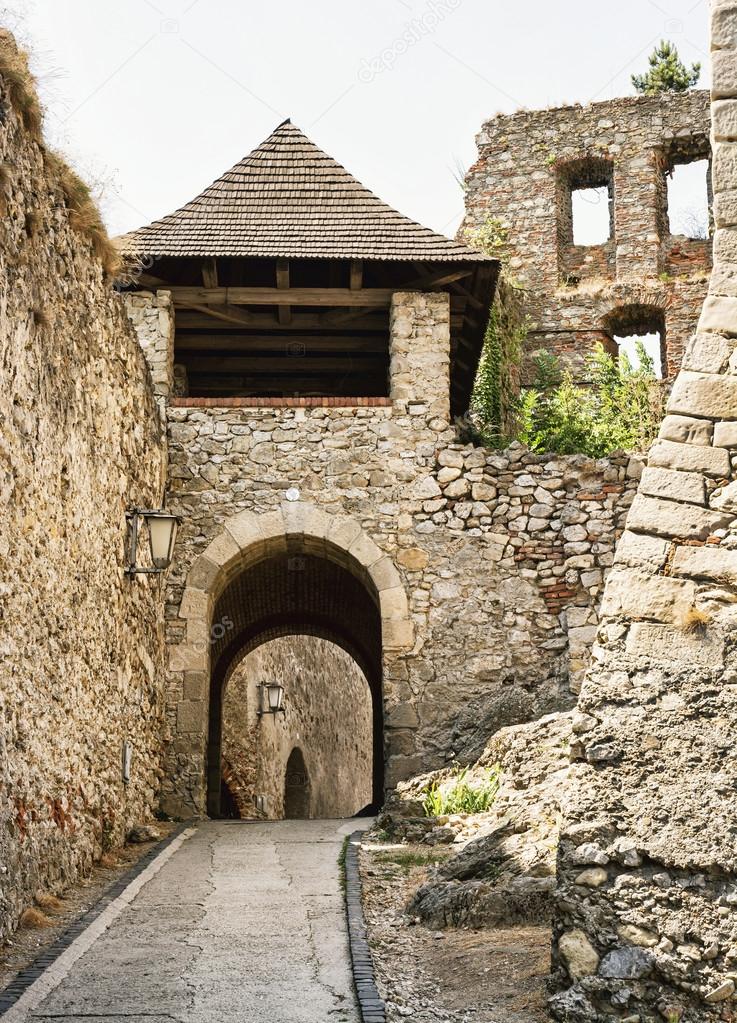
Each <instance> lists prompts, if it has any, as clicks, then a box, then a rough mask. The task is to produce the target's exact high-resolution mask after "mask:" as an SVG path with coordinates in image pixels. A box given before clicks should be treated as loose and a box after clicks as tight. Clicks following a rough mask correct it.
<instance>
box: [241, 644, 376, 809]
mask: <svg viewBox="0 0 737 1023" xmlns="http://www.w3.org/2000/svg"><path fill="white" fill-rule="evenodd" d="M259 682H278V683H279V684H280V685H283V686H284V689H285V699H284V708H285V713H284V714H277V715H276V716H275V717H273V716H270V715H265V716H263V717H262V718H261V719H259V718H258V716H257V710H258V705H259V704H258V693H257V691H256V686H257V685H258V683H259ZM295 747H298V748H299V749H301V751H302V753H303V756H304V761H305V766H306V768H307V776H308V779H309V806H310V817H314V818H319V817H325V818H330V817H352V816H353V814H355V813H357V812H358V811H359V810H362V809H363V808H364V807H365V806H367V805H368V804H369V803H370V802H371V779H372V756H371V751H372V711H371V694H370V691H369V687H368V683H367V681H366V679H365V677H364V675H363V672H362V671H361V670H360V668H359V667H358V665H357V664H356V663H355V661H354V660H353V659H352V658H351V657H350V656H349V655H348V654H347V653H346V652H345V651H344V650H341V649H340V647H337V646H335V645H334V644H333V643H328V642H326V641H325V640H323V639H318V638H317V637H315V636H295V637H291V636H289V637H283V638H281V639H275V640H272V641H271V642H269V643H265V644H264V645H263V646H261V647H259V648H258V649H256V650H253V651H252V652H251V653H250V654H247V655H246V657H244V659H243V660H242V661H241V663H240V664H239V666H238V667H237V668H236V670H235V672H234V673H233V675H232V676H231V678H230V679H229V681H228V684H227V689H226V693H225V699H224V701H223V757H224V759H225V761H226V763H227V765H228V769H229V771H228V779H229V780H228V785H229V788H230V789H231V791H232V792H233V794H234V796H236V802H237V804H238V806H239V809H241V815H242V816H249V817H255V816H261V814H257V813H256V810H255V802H254V797H255V796H256V795H261V796H265V797H266V807H265V812H264V814H263V815H264V816H266V817H268V818H270V819H272V820H278V819H280V818H281V817H283V816H284V782H285V772H286V767H287V761H288V759H289V754H290V753H291V752H292V750H293V749H294V748H295ZM244 811H245V812H244Z"/></svg>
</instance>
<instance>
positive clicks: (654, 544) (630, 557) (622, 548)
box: [614, 530, 670, 571]
mask: <svg viewBox="0 0 737 1023" xmlns="http://www.w3.org/2000/svg"><path fill="white" fill-rule="evenodd" d="M669 550H670V542H669V541H668V540H663V539H661V537H658V536H645V535H644V534H642V533H632V532H630V531H629V530H625V532H624V533H623V534H622V537H621V539H620V541H619V543H618V544H617V548H616V551H615V554H614V564H615V565H630V566H632V567H636V566H638V565H642V566H647V567H648V568H651V569H653V570H655V571H658V570H660V569H661V568H662V567H663V565H664V564H665V562H666V559H667V557H668V551H669Z"/></svg>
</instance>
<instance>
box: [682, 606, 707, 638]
mask: <svg viewBox="0 0 737 1023" xmlns="http://www.w3.org/2000/svg"><path fill="white" fill-rule="evenodd" d="M710 622H711V615H710V614H709V613H708V611H702V610H701V608H698V607H691V608H689V609H688V611H687V612H686V614H685V615H684V616H683V622H682V627H683V631H684V632H688V633H690V634H691V635H693V636H704V635H705V634H706V630H707V628H708V626H709V623H710Z"/></svg>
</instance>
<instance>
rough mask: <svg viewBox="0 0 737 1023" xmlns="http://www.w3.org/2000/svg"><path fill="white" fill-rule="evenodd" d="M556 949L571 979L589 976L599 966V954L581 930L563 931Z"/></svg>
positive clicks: (575, 979)
mask: <svg viewBox="0 0 737 1023" xmlns="http://www.w3.org/2000/svg"><path fill="white" fill-rule="evenodd" d="M558 951H559V952H560V955H561V958H562V959H563V962H564V963H565V967H566V969H567V970H568V974H569V976H570V978H571V980H573V981H577V980H581V979H582V978H583V977H590V976H591V975H592V974H594V973H596V971H597V969H598V968H599V955H598V953H597V951H596V949H595V948H594V946H593V945H592V944H591V942H590V941H589V939H588V938H587V937H586V935H585V934H584V932H583V931H581V930H578V929H575V930H572V931H565V932H564V933H563V934H561V936H560V939H559V941H558Z"/></svg>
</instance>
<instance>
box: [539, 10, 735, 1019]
mask: <svg viewBox="0 0 737 1023" xmlns="http://www.w3.org/2000/svg"><path fill="white" fill-rule="evenodd" d="M712 49H713V83H714V84H713V92H712V145H713V151H714V164H713V182H714V218H715V225H716V234H715V239H714V260H715V264H714V273H713V275H712V278H711V283H710V287H709V294H708V297H707V298H706V301H705V303H704V307H703V310H702V313H701V318H700V320H699V324H698V329H697V332H696V334H695V335H694V337H693V338H692V339H691V342H690V344H689V346H688V348H687V350H686V354H685V356H684V360H683V366H682V369H681V371H680V373H679V374H678V377H677V379H676V381H675V385H674V387H673V391H672V394H671V397H670V401H669V403H668V415H667V416H666V418H665V420H664V422H663V425H662V428H661V431H660V439H659V440H658V442H657V443H656V444H655V446H654V447H653V450H652V452H651V455H650V460H649V464H648V468H647V469H646V470H645V472H644V474H643V477H642V481H641V484H640V488H639V491H638V494H637V497H636V498H635V500H634V502H633V505H632V508H631V510H630V513H629V516H628V519H627V530H626V532H625V534H624V536H623V537H622V539H621V541H620V543H619V545H618V548H617V554H616V557H615V565H614V568H613V570H612V572H611V574H610V576H609V578H608V580H607V583H606V587H605V592H604V599H603V603H602V624H601V627H600V629H599V634H598V640H597V643H596V646H595V647H594V660H593V664H592V666H591V669H590V671H589V673H588V674H587V676H586V679H585V682H584V685H583V688H582V690H581V695H580V699H579V704H578V712H577V715H576V718H575V720H574V725H573V731H574V733H575V734H574V738H573V742H572V756H573V759H574V761H575V764H574V769H573V783H572V785H571V786H570V789H569V791H568V793H567V807H566V809H565V817H566V825H565V827H564V830H563V833H562V841H561V847H560V855H559V882H560V888H559V893H558V900H557V915H556V920H555V965H556V967H557V981H558V983H559V985H560V988H561V990H560V992H559V993H558V994H557V995H556V996H555V997H554V998H553V1001H552V1005H553V1010H554V1012H555V1015H556V1018H558V1019H560V1020H566V1021H578V1020H580V1021H584V1020H586V1021H591V1020H615V1019H629V1020H635V1019H637V1020H643V1019H647V1020H650V1019H658V1018H660V1019H665V1020H674V1021H675V1020H681V1021H683V1023H697V1021H700V1023H702V1021H706V1020H711V1019H714V1020H716V1019H723V1020H729V1019H734V1011H735V997H734V996H735V984H736V982H737V858H736V855H735V850H736V848H737V846H736V844H735V809H734V807H735V791H736V790H737V753H736V751H735V722H736V721H737V688H736V687H737V650H736V644H735V623H736V622H737V609H736V601H737V520H736V516H737V481H735V476H736V475H737V201H736V197H737V4H736V3H734V0H716V2H714V4H713V8H712Z"/></svg>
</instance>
